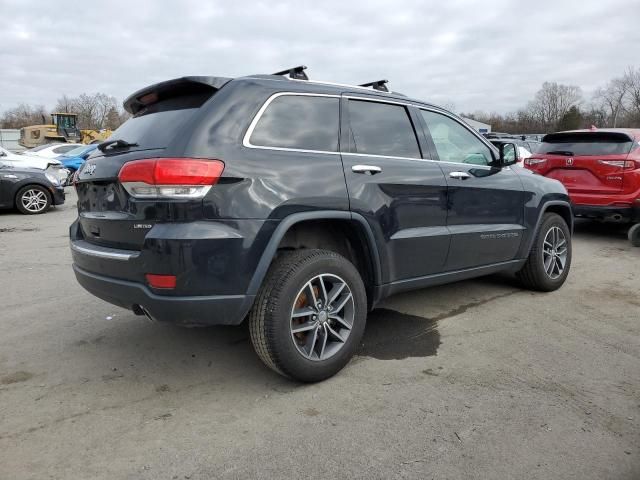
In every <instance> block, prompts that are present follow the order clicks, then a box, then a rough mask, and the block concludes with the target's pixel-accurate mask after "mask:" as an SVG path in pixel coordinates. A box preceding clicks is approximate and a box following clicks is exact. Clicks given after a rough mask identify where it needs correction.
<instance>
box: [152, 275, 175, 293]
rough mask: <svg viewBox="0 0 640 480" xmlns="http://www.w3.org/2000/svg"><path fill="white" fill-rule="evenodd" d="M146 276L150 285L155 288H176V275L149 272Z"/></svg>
mask: <svg viewBox="0 0 640 480" xmlns="http://www.w3.org/2000/svg"><path fill="white" fill-rule="evenodd" d="M145 278H146V279H147V283H148V284H149V286H151V287H153V288H164V289H173V288H176V283H177V279H176V276H175V275H157V274H155V273H147V274H146V275H145Z"/></svg>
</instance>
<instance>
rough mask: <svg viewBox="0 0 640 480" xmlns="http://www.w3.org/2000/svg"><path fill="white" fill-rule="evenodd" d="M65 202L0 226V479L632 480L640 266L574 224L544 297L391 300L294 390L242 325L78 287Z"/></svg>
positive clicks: (484, 290) (469, 290)
mask: <svg viewBox="0 0 640 480" xmlns="http://www.w3.org/2000/svg"><path fill="white" fill-rule="evenodd" d="M75 212H76V210H75V195H74V194H73V192H71V191H69V192H68V196H67V203H66V204H65V205H63V206H62V207H59V208H56V209H54V210H52V211H51V212H49V213H48V214H46V215H41V216H37V217H26V216H22V215H19V214H17V213H15V212H3V213H0V327H1V328H2V333H1V334H0V479H11V480H17V479H23V478H33V479H43V478H55V479H65V480H66V479H93V478H96V479H121V478H127V479H129V478H130V479H189V478H190V479H209V478H239V479H240V478H250V477H251V478H291V479H294V478H301V477H306V478H323V479H324V478H367V479H370V478H416V479H427V478H436V479H445V478H449V479H461V478H483V479H502V478H505V479H506V478H540V479H551V478H562V479H568V478H576V479H603V478H612V479H638V478H640V429H639V426H640V249H638V248H636V249H634V248H633V247H631V245H630V244H629V243H628V242H627V241H626V239H625V232H624V230H615V231H611V229H609V228H604V227H602V226H598V225H593V224H580V225H578V227H577V231H576V236H575V237H574V263H573V267H572V271H571V274H570V276H569V280H568V282H567V284H566V285H565V286H564V287H563V288H562V289H561V290H560V291H558V292H555V293H552V294H537V293H531V292H528V291H523V290H519V289H518V288H517V287H515V286H514V285H513V283H512V282H511V281H510V279H508V278H505V277H490V278H486V279H481V280H475V281H467V282H463V283H457V284H452V285H448V286H444V287H439V288H432V289H428V290H422V291H418V292H412V293H408V294H403V295H399V296H396V297H393V298H392V299H390V300H389V301H387V302H386V303H385V305H384V309H381V310H378V311H376V312H374V313H372V314H371V315H370V317H369V324H368V327H367V332H366V334H365V338H364V345H363V347H362V349H361V351H360V355H359V356H358V357H356V359H354V361H352V362H351V363H350V365H349V366H348V367H347V368H346V369H345V370H344V371H343V372H342V373H340V374H339V375H338V376H336V377H335V378H333V379H330V380H328V381H325V382H323V383H320V384H315V385H299V384H295V383H292V382H289V381H287V380H285V379H283V378H280V377H279V376H277V375H276V374H274V373H272V372H271V371H269V370H267V369H266V368H265V367H263V366H262V364H261V363H260V361H259V360H258V359H257V357H256V356H255V355H254V354H253V352H252V350H251V346H250V344H249V342H248V339H247V333H246V331H245V330H244V329H242V328H229V327H225V328H209V329H180V328H177V327H174V326H171V325H163V324H153V323H150V322H149V321H147V320H145V319H144V318H142V317H136V316H135V315H133V314H132V313H130V312H127V311H125V310H122V309H119V308H117V307H112V306H111V305H109V304H107V303H104V302H102V301H100V300H98V299H96V298H94V297H92V296H91V295H89V294H88V293H86V292H84V290H82V289H81V287H80V286H79V285H78V284H77V283H76V281H75V277H74V275H73V273H72V270H71V267H70V254H69V250H68V241H67V227H68V225H69V224H70V223H71V222H72V221H73V218H74V216H75Z"/></svg>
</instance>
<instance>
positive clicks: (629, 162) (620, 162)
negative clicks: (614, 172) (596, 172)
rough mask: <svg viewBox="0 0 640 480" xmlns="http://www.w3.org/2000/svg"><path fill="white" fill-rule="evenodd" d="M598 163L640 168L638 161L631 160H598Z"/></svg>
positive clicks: (630, 168) (627, 168)
mask: <svg viewBox="0 0 640 480" xmlns="http://www.w3.org/2000/svg"><path fill="white" fill-rule="evenodd" d="M598 163H601V164H602V165H610V166H612V167H617V168H624V169H625V170H633V169H635V168H640V162H634V161H633V160H598Z"/></svg>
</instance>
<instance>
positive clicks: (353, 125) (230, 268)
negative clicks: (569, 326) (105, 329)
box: [70, 67, 572, 381]
mask: <svg viewBox="0 0 640 480" xmlns="http://www.w3.org/2000/svg"><path fill="white" fill-rule="evenodd" d="M370 87H372V88H370ZM125 108H126V109H127V110H128V111H129V112H130V113H131V114H132V115H133V117H132V118H131V119H130V120H128V121H127V122H126V123H125V124H123V125H122V126H121V127H120V128H119V129H118V130H116V131H115V132H114V134H113V136H112V140H109V141H107V142H104V143H102V144H101V145H100V147H99V150H97V151H96V152H95V153H94V154H92V156H91V157H90V158H89V159H88V161H87V162H86V163H85V165H84V167H83V168H82V170H81V171H80V172H79V175H78V178H77V185H76V188H77V192H78V214H79V216H78V219H77V221H76V222H74V223H73V225H72V226H71V231H70V235H71V250H72V253H73V261H74V265H73V268H74V270H75V274H76V276H77V278H78V281H79V282H80V284H81V285H82V286H83V287H84V288H86V289H87V290H88V291H89V292H91V293H93V294H94V295H96V296H98V297H100V298H102V299H104V300H106V301H108V302H111V303H113V304H115V305H119V306H121V307H125V308H128V309H131V310H133V312H135V313H137V314H140V315H147V316H148V317H150V318H152V319H156V320H161V321H170V322H175V323H178V324H182V325H216V324H232V325H236V324H240V323H241V322H242V321H243V320H244V319H245V318H247V317H248V322H249V328H250V331H251V341H252V342H253V345H254V347H255V349H256V351H257V353H258V355H259V356H260V358H261V359H262V360H263V361H264V362H265V363H266V364H267V365H268V366H269V367H271V368H272V369H273V370H275V371H277V372H279V373H281V374H284V375H286V376H289V377H292V378H295V379H298V380H302V381H317V380H321V379H324V378H327V377H329V376H331V375H333V374H335V373H336V372H338V371H339V370H340V369H341V368H342V367H343V366H344V365H345V364H346V363H347V362H348V361H349V359H350V358H351V356H352V355H353V353H354V351H355V350H356V348H357V346H358V343H359V342H360V340H361V337H362V334H363V331H364V328H365V322H366V318H367V312H368V311H369V310H370V309H372V308H374V307H375V306H376V304H377V303H378V302H380V300H382V299H383V298H385V297H387V296H388V295H391V294H394V293H397V292H400V291H403V290H409V289H415V288H422V287H427V286H431V285H437V284H442V283H447V282H453V281H456V280H461V279H466V278H471V277H477V276H480V275H486V274H490V273H494V272H498V271H513V272H517V274H518V277H519V278H520V280H521V282H522V283H523V284H524V285H525V286H527V287H529V288H533V289H536V290H542V291H551V290H555V289H557V288H559V287H560V286H561V285H562V284H563V282H564V281H565V279H566V277H567V274H568V272H569V266H570V263H571V232H572V212H571V206H570V203H569V198H568V196H567V193H566V191H565V189H564V187H563V186H562V185H561V184H560V183H559V182H556V181H554V180H549V179H546V178H544V177H542V176H539V175H535V174H532V173H531V172H529V171H527V170H525V169H521V168H519V167H510V165H512V164H513V163H514V162H515V161H516V160H517V158H516V155H517V153H516V151H515V148H514V146H513V145H509V144H505V145H502V146H501V149H500V150H497V149H496V148H495V147H493V146H492V145H491V144H490V143H489V142H488V141H487V140H485V139H484V138H483V137H482V136H480V135H478V134H477V133H476V132H474V131H473V130H472V129H471V128H470V127H468V126H467V125H466V124H465V123H464V122H463V121H461V120H460V118H458V117H456V116H455V115H452V114H451V113H449V112H447V111H445V110H443V109H441V108H438V107H436V106H434V105H430V104H428V103H424V102H422V101H419V100H413V99H409V98H407V97H406V96H404V95H400V94H397V93H391V92H388V91H387V89H386V87H385V84H384V81H380V82H374V83H373V84H366V85H363V86H359V87H356V86H349V85H339V84H330V83H322V82H313V81H309V80H308V79H307V77H306V75H305V73H304V71H303V67H297V68H294V69H291V70H290V71H286V72H279V73H278V74H274V75H254V76H250V77H243V78H236V79H230V78H221V77H184V78H179V79H176V80H170V81H167V82H163V83H159V84H157V85H152V86H150V87H148V88H144V89H142V90H140V91H138V92H136V93H134V94H133V95H131V96H130V97H129V98H128V99H127V100H126V101H125Z"/></svg>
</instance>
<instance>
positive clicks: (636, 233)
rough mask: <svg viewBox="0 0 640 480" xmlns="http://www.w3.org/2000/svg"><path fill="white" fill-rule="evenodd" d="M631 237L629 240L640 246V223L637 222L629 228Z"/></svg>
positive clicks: (635, 245) (632, 243)
mask: <svg viewBox="0 0 640 480" xmlns="http://www.w3.org/2000/svg"><path fill="white" fill-rule="evenodd" d="M627 236H628V237H629V241H630V242H631V245H633V246H634V247H640V223H636V224H635V225H634V226H632V227H631V228H630V229H629V233H628V234H627Z"/></svg>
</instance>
